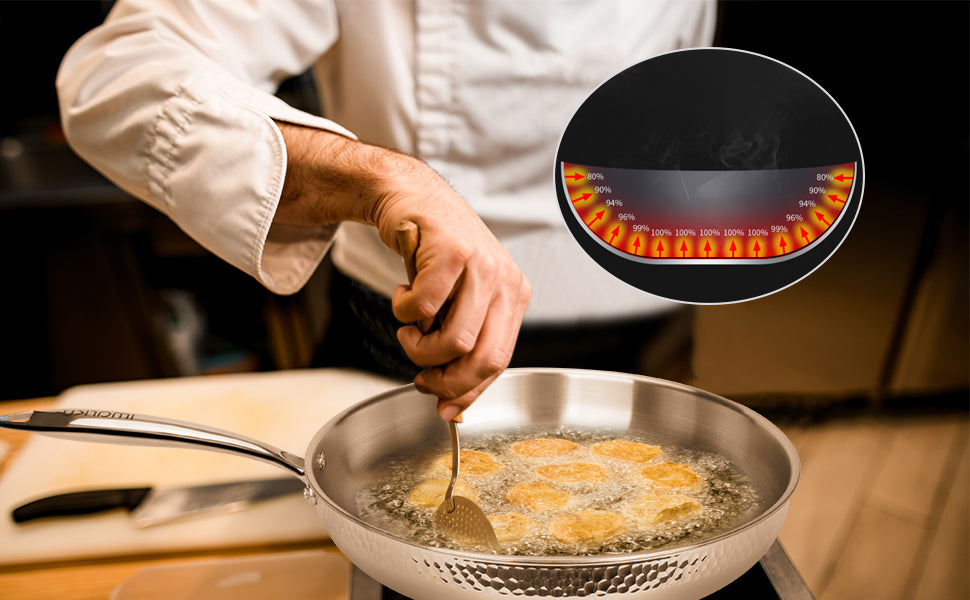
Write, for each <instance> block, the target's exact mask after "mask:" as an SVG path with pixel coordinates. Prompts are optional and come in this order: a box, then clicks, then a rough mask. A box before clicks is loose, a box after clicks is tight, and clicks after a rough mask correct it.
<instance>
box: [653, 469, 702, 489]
mask: <svg viewBox="0 0 970 600" xmlns="http://www.w3.org/2000/svg"><path fill="white" fill-rule="evenodd" d="M639 474H640V477H641V479H642V480H643V482H644V483H646V484H647V485H649V486H650V487H652V488H655V489H658V490H669V491H674V490H680V491H689V490H696V489H698V488H700V487H701V486H702V485H703V484H704V479H703V478H702V477H701V476H700V475H698V474H697V472H696V471H694V469H692V468H691V467H690V466H689V465H683V464H680V463H675V462H662V463H657V464H655V465H647V466H646V467H643V468H642V469H640V472H639Z"/></svg>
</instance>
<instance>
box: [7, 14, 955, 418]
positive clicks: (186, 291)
mask: <svg viewBox="0 0 970 600" xmlns="http://www.w3.org/2000/svg"><path fill="white" fill-rule="evenodd" d="M110 6H111V2H98V1H73V2H32V1H31V2H0V45H2V49H3V55H4V56H5V57H6V60H5V61H4V67H3V68H4V70H5V71H6V73H5V81H6V84H5V90H6V93H5V94H4V105H5V106H6V107H7V108H6V110H4V111H3V114H2V117H0V244H2V252H3V255H4V256H5V257H6V261H5V263H6V264H5V273H4V281H5V283H4V286H3V288H4V293H3V295H2V300H0V303H2V304H0V308H2V310H3V314H4V315H6V326H5V328H4V330H5V335H4V339H5V342H6V343H5V344H4V345H3V355H2V363H0V364H3V365H4V366H3V370H4V377H3V386H0V398H24V397H34V396H43V395H51V394H56V393H59V392H61V391H63V390H64V389H65V388H66V387H69V386H71V385H75V384H81V383H88V382H98V381H115V380H124V379H143V378H153V377H166V376H174V375H181V374H192V373H206V372H220V371H234V370H269V369H279V368H293V367H300V366H305V365H306V363H307V361H308V360H309V358H310V355H311V353H312V348H313V346H314V345H315V344H316V342H317V341H319V339H320V337H321V336H322V335H323V334H324V331H325V326H326V320H327V310H326V282H327V266H326V265H324V267H322V268H321V269H320V272H319V274H318V276H317V277H315V278H314V279H313V280H312V281H311V283H310V285H308V286H307V288H306V289H305V290H303V291H302V292H300V293H299V294H296V295H295V296H291V297H277V296H273V295H271V294H269V293H267V292H266V291H264V290H263V289H262V287H260V286H259V285H258V284H256V282H255V281H252V280H251V279H249V278H248V277H247V276H245V275H243V274H241V273H239V272H237V271H236V270H234V269H233V268H231V267H229V266H228V265H226V264H223V263H222V262H221V261H219V260H217V259H215V258H213V257H212V256H210V255H209V254H208V253H207V252H206V251H204V250H203V249H202V248H200V247H199V246H198V245H197V244H195V243H194V242H192V241H191V240H189V239H188V238H187V237H185V236H184V235H183V234H182V233H181V232H180V231H179V230H178V228H177V227H175V226H174V225H173V224H171V223H170V222H169V221H168V220H167V219H166V218H164V217H163V216H162V215H161V214H159V213H156V212H155V211H154V210H153V209H151V208H149V207H147V206H145V205H143V204H141V203H139V202H138V201H135V200H133V199H132V198H130V197H128V196H127V195H126V194H124V193H123V192H121V191H120V190H118V189H117V188H115V187H114V186H112V185H111V184H110V183H108V182H107V181H106V180H104V179H103V178H102V177H101V176H100V175H98V174H97V173H95V172H94V171H93V170H92V169H91V168H89V167H88V166H87V165H86V164H85V163H83V162H82V161H81V160H80V159H78V158H76V157H75V156H74V155H73V154H72V153H71V151H70V150H69V149H68V148H67V147H66V145H65V144H64V140H63V136H62V134H61V130H60V127H59V123H58V115H57V104H56V97H55V90H54V76H55V73H56V70H57V67H58V64H59V62H60V59H61V58H62V57H63V55H64V53H65V52H66V50H67V49H68V47H69V46H70V45H71V44H72V43H73V42H74V40H76V39H77V38H78V37H79V36H80V35H82V34H83V33H84V32H86V31H87V30H89V29H91V28H92V27H94V26H96V25H97V24H98V23H100V22H101V21H102V20H103V18H104V16H105V15H106V14H107V11H108V10H109V9H110ZM968 6H970V5H968V3H966V2H838V3H828V2H742V1H727V2H722V3H721V4H720V5H719V8H720V11H719V24H718V39H717V42H716V43H717V44H718V45H721V46H726V47H734V48H741V49H746V50H751V51H754V52H758V53H762V54H765V55H768V56H771V57H774V58H776V59H778V60H780V61H782V62H785V63H787V64H789V65H791V66H793V67H795V68H796V69H799V70H801V71H802V72H804V73H806V74H807V75H808V76H810V77H812V78H813V79H815V80H816V81H817V82H818V83H819V84H820V85H821V86H822V87H823V88H825V89H826V90H827V91H828V92H829V93H830V94H832V96H833V97H834V98H835V99H836V101H837V102H838V103H839V104H840V105H841V106H842V108H843V109H844V111H845V112H846V114H847V115H848V117H849V119H850V120H851V121H852V123H853V124H854V126H855V128H856V131H857V134H858V136H859V139H860V141H861V145H862V149H863V153H864V157H865V166H866V169H867V173H868V181H867V185H866V189H865V194H864V196H863V203H862V209H861V213H860V216H859V218H858V220H857V222H856V224H855V227H854V229H853V231H852V232H851V233H850V235H849V237H848V239H847V241H846V242H845V243H844V244H843V246H842V248H841V249H840V250H839V251H838V252H837V253H836V254H835V255H834V257H833V258H831V259H830V260H829V261H828V262H827V263H826V264H825V265H823V266H822V268H820V269H819V270H818V271H816V272H815V273H814V274H812V275H811V276H809V277H808V278H807V279H805V280H803V281H802V282H800V283H798V284H796V285H795V286H793V287H791V288H789V289H787V290H784V291H782V292H780V293H777V294H774V295H772V296H769V297H767V298H763V299H760V300H756V301H752V302H746V303H742V304H737V305H729V306H714V307H701V308H698V309H696V310H692V311H689V313H690V314H689V318H688V319H685V321H684V322H685V323H686V325H685V326H684V328H685V331H687V332H688V333H689V334H690V335H687V336H682V337H684V338H689V339H690V341H691V344H690V345H689V346H687V348H688V350H687V358H686V359H683V357H682V360H681V366H680V367H679V368H677V367H672V366H670V365H666V366H665V365H664V364H663V363H664V361H663V360H661V361H658V360H655V359H654V360H651V361H649V363H650V367H649V369H648V370H653V371H659V373H657V374H661V375H664V374H667V375H670V376H671V377H677V378H679V379H689V380H690V381H692V382H693V383H694V384H696V385H698V386H699V387H704V388H707V389H710V390H712V391H715V392H719V393H722V394H725V395H728V396H730V397H739V396H742V397H745V398H749V400H750V401H751V402H772V401H777V400H781V401H783V402H784V404H785V405H786V406H790V405H791V404H792V400H794V401H795V402H794V404H795V405H797V406H801V407H803V408H804V407H805V406H812V407H817V406H818V405H820V404H821V405H829V404H832V403H833V402H834V403H837V404H839V405H846V404H852V405H860V404H861V405H866V406H873V405H879V406H881V405H884V404H885V403H887V402H889V403H892V402H897V401H902V402H912V401H917V402H922V403H927V402H939V401H941V399H942V400H943V401H945V402H953V401H954V399H955V400H956V401H957V402H958V403H964V401H965V400H966V390H967V388H968V379H970V375H968V364H970V360H968V337H970V336H968V299H967V297H968V296H967V283H968V266H967V256H968V249H967V233H968V222H967V209H968V194H967V180H968V178H967V164H968V158H967V157H968V154H967V143H968V142H967V140H968V135H967V132H968V119H967V114H968V110H967V108H968V77H967V74H968V72H970V70H968V68H967V67H968V55H970V53H968ZM280 95H282V96H284V97H286V98H287V100H289V101H290V102H293V103H295V104H297V105H300V106H302V107H306V108H310V109H313V108H315V107H316V98H315V95H314V93H313V91H312V83H311V82H310V81H309V80H308V79H307V76H304V77H297V78H294V79H293V80H291V81H289V82H287V84H285V85H284V87H283V88H282V89H281V90H280ZM678 339H680V338H678ZM674 346H675V347H677V348H679V347H680V346H677V345H676V344H675V345H674ZM658 352H660V353H661V354H662V355H663V356H667V355H669V354H671V352H670V351H669V350H661V351H658ZM655 354H656V353H655ZM682 354H683V353H682ZM685 361H686V366H684V364H683V363H684V362H685ZM914 399H916V400H914Z"/></svg>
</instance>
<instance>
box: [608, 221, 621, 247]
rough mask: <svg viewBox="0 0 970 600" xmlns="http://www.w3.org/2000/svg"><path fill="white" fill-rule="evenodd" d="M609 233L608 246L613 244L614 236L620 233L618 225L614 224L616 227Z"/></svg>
mask: <svg viewBox="0 0 970 600" xmlns="http://www.w3.org/2000/svg"><path fill="white" fill-rule="evenodd" d="M610 234H611V237H610V246H612V245H613V240H615V239H616V236H618V235H620V226H619V225H617V226H616V229H614V230H613V231H611V232H610Z"/></svg>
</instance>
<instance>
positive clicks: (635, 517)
mask: <svg viewBox="0 0 970 600" xmlns="http://www.w3.org/2000/svg"><path fill="white" fill-rule="evenodd" d="M700 510H701V503H700V502H698V501H697V500H694V499H693V498H691V497H690V496H683V495H681V494H670V495H665V496H648V497H646V498H641V499H640V500H637V501H635V502H631V503H630V504H627V505H626V506H625V507H624V508H623V509H622V510H621V511H620V512H621V513H622V514H623V515H624V516H625V517H627V518H628V519H630V520H632V521H636V523H637V524H638V525H639V526H640V527H641V528H642V529H650V528H651V527H653V526H655V525H659V524H661V523H666V522H668V521H679V520H680V519H683V518H686V517H689V516H691V515H693V514H696V513H698V512H700Z"/></svg>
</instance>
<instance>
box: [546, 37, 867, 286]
mask: <svg viewBox="0 0 970 600" xmlns="http://www.w3.org/2000/svg"><path fill="white" fill-rule="evenodd" d="M555 178H556V190H557V194H558V198H559V205H560V208H561V209H562V213H563V216H564V218H565V219H566V224H567V226H568V227H569V229H570V231H571V233H572V235H573V237H574V238H575V239H576V241H577V242H578V243H579V244H580V245H581V246H582V248H583V249H584V250H585V251H586V253H587V254H588V255H589V256H590V257H591V258H593V259H594V260H595V261H596V262H597V263H599V264H600V265H601V266H602V267H603V268H605V269H606V270H607V271H609V272H610V273H612V274H613V275H614V276H616V277H618V278H620V279H622V280H624V281H626V282H627V283H629V284H631V285H634V286H636V287H638V288H640V289H642V290H644V291H646V292H650V293H652V294H655V295H658V296H662V297H664V298H669V299H671V300H677V301H680V302H690V303H696V304H721V303H729V302H739V301H743V300H749V299H752V298H758V297H761V296H764V295H767V294H770V293H773V292H775V291H778V290H780V289H782V288H785V287H787V286H789V285H791V284H793V283H795V282H797V281H798V280H800V279H802V278H803V277H805V276H807V275H808V274H809V273H811V272H812V271H814V270H815V269H816V268H817V267H818V266H819V265H821V264H822V263H823V262H825V260H826V259H828V258H829V256H831V255H832V253H833V252H835V250H836V249H837V248H838V247H839V245H840V244H841V243H842V241H843V240H844V239H845V237H846V235H848V233H849V230H850V229H851V227H852V224H853V222H854V220H855V217H856V215H857V214H858V212H859V206H860V204H861V200H862V189H863V161H862V151H861V148H860V147H859V142H858V139H857V137H856V135H855V131H854V130H853V128H852V125H851V123H849V121H848V119H847V118H846V116H845V114H844V112H843V111H842V109H841V108H840V107H839V106H838V104H836V102H835V101H834V100H833V99H832V97H831V96H830V95H829V94H828V93H826V92H825V90H823V89H822V88H821V87H819V86H818V84H816V83H815V82H814V81H812V80H811V79H809V78H807V77H806V76H805V75H803V74H802V73H800V72H798V71H796V70H794V69H792V68H791V67H789V66H787V65H784V64H782V63H780V62H778V61H776V60H774V59H771V58H767V57H764V56H761V55H758V54H753V53H750V52H744V51H739V50H730V49H723V48H705V49H692V50H682V51H677V52H672V53H669V54H664V55H661V56H658V57H656V58H652V59H650V60H647V61H645V62H643V63H640V64H638V65H635V66H633V67H631V68H629V69H627V70H625V71H623V72H621V73H619V74H618V75H616V76H615V77H613V78H612V79H610V80H609V81H607V82H606V83H604V84H603V85H602V86H600V87H599V88H598V89H596V90H595V91H594V92H593V94H592V95H590V97H589V98H587V100H586V101H585V102H584V103H583V105H582V106H581V107H580V108H579V110H578V111H577V112H576V114H575V115H574V116H573V118H572V120H571V121H570V123H569V125H568V126H567V127H566V130H565V132H564V133H563V137H562V140H561V142H560V145H559V154H558V156H557V162H556V171H555Z"/></svg>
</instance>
